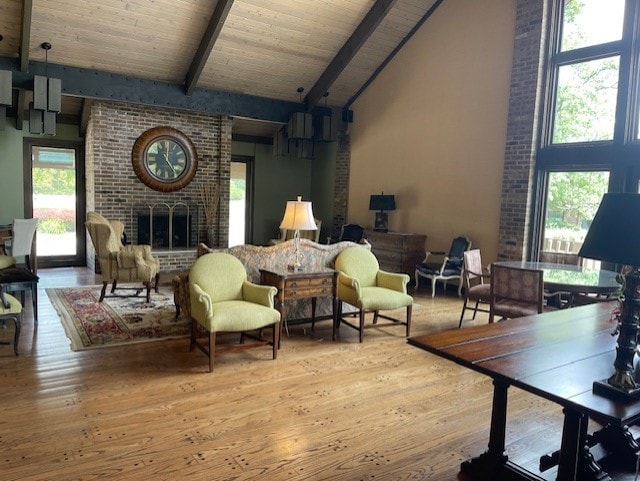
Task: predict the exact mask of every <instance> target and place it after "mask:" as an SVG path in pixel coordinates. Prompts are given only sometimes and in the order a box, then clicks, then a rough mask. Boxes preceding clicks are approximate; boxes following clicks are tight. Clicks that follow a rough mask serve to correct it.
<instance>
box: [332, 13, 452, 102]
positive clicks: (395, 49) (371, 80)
mask: <svg viewBox="0 0 640 481" xmlns="http://www.w3.org/2000/svg"><path fill="white" fill-rule="evenodd" d="M442 2H443V0H436V1H435V2H434V3H433V5H431V8H429V10H427V13H425V14H424V15H423V16H422V18H421V19H420V20H419V21H418V23H416V25H415V26H414V27H413V28H412V29H411V31H410V32H409V33H408V34H407V35H406V36H405V37H404V38H403V39H402V41H401V42H400V43H399V44H398V45H396V48H394V49H393V51H392V52H391V53H390V54H389V55H388V56H387V58H385V59H384V60H383V61H382V63H381V64H380V65H378V68H377V69H376V70H375V71H374V72H373V73H372V74H371V77H369V78H368V79H367V81H366V82H365V83H364V84H362V87H360V88H359V89H358V91H357V92H356V93H355V94H353V96H352V97H351V98H350V99H349V100H348V101H347V103H346V104H345V105H344V107H345V108H349V107H350V106H351V104H352V103H353V102H355V100H356V99H357V98H358V97H359V96H360V94H361V93H362V92H364V91H365V90H366V88H367V87H368V86H369V85H370V84H371V82H373V81H374V79H375V78H376V77H377V76H378V74H380V72H382V70H384V68H385V67H386V66H387V64H388V63H389V62H391V59H393V57H395V56H396V54H397V53H398V52H399V51H400V49H401V48H402V47H404V45H405V44H406V43H407V42H408V41H409V39H410V38H411V37H413V36H414V35H415V33H416V32H417V31H418V30H419V29H420V27H422V25H423V24H424V23H425V22H426V21H427V19H428V18H429V17H431V15H433V13H434V12H435V11H436V9H437V8H438V7H439V6H440V4H441V3H442Z"/></svg>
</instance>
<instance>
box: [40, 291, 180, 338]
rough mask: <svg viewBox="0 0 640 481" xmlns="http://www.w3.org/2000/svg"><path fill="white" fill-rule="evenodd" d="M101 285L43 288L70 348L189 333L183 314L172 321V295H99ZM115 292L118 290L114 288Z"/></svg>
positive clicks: (176, 336) (164, 293) (170, 336)
mask: <svg viewBox="0 0 640 481" xmlns="http://www.w3.org/2000/svg"><path fill="white" fill-rule="evenodd" d="M100 289H101V286H87V287H81V288H80V287H73V288H56V289H53V288H50V289H46V292H47V295H48V296H49V299H50V300H51V304H52V305H53V307H54V308H55V310H56V312H57V313H58V315H59V316H60V320H61V322H62V326H63V327H64V330H65V333H66V334H67V337H68V338H69V339H70V341H71V349H72V350H74V351H83V350H87V349H93V348H101V347H109V346H121V345H123V344H132V343H139V342H149V341H160V340H164V339H175V338H182V337H187V336H188V335H189V322H188V319H187V318H186V317H185V316H180V317H179V318H178V320H177V321H176V320H175V312H176V311H175V305H174V303H173V294H172V293H171V292H168V291H166V290H165V291H163V290H161V291H160V292H159V293H155V292H152V294H151V302H150V303H148V304H147V303H146V302H145V301H146V299H145V297H144V295H142V296H140V297H107V298H105V299H104V301H103V302H98V299H99V298H100ZM116 292H118V291H116Z"/></svg>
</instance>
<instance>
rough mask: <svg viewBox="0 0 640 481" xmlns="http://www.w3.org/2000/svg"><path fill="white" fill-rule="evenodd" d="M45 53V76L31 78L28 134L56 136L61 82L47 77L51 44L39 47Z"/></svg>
mask: <svg viewBox="0 0 640 481" xmlns="http://www.w3.org/2000/svg"><path fill="white" fill-rule="evenodd" d="M40 47H42V49H43V50H44V52H45V57H44V58H45V60H44V66H45V75H44V76H42V75H34V76H33V103H31V105H30V106H29V132H31V133H32V134H46V135H56V114H57V113H58V112H60V108H61V104H62V81H61V80H60V79H59V78H50V77H49V50H51V44H50V43H49V42H44V43H42V44H41V45H40Z"/></svg>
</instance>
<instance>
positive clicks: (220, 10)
mask: <svg viewBox="0 0 640 481" xmlns="http://www.w3.org/2000/svg"><path fill="white" fill-rule="evenodd" d="M231 5H233V0H218V3H216V8H215V9H214V10H213V15H211V19H210V20H209V25H207V30H206V31H205V32H204V36H203V37H202V40H200V45H199V46H198V50H196V54H195V56H194V57H193V60H192V61H191V66H190V67H189V71H188V72H187V78H186V80H185V92H186V94H187V95H191V94H192V93H193V89H194V88H195V87H196V84H197V83H198V80H199V79H200V74H202V69H203V68H204V66H205V64H206V63H207V60H208V59H209V54H210V53H211V50H212V49H213V45H214V44H215V43H216V40H217V39H218V36H219V35H220V31H221V30H222V26H223V25H224V22H225V20H226V19H227V15H229V10H231Z"/></svg>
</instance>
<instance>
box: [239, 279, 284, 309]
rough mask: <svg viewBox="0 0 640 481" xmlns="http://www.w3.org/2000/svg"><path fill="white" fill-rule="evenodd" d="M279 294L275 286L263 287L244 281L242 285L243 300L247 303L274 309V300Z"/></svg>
mask: <svg viewBox="0 0 640 481" xmlns="http://www.w3.org/2000/svg"><path fill="white" fill-rule="evenodd" d="M277 292H278V289H276V288H275V287H273V286H262V285H260V284H254V283H253V282H249V281H244V283H243V284H242V298H243V299H244V300H245V301H248V302H253V303H254V304H260V305H262V306H267V307H271V308H273V304H274V298H275V296H276V294H277Z"/></svg>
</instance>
